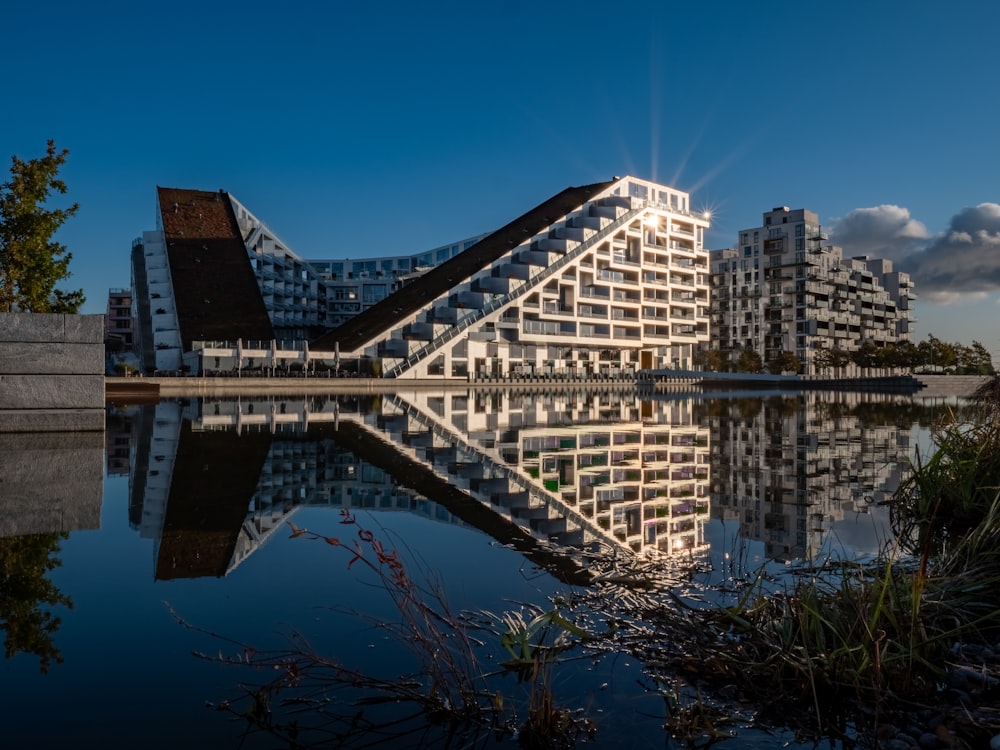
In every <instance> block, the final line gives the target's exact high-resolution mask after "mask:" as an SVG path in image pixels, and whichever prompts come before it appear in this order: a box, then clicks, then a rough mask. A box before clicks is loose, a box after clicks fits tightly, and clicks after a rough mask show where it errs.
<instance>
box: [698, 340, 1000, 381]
mask: <svg viewBox="0 0 1000 750" xmlns="http://www.w3.org/2000/svg"><path fill="white" fill-rule="evenodd" d="M694 363H695V365H696V366H697V367H700V368H701V369H703V370H710V371H713V372H745V373H761V372H770V373H772V374H775V375H778V374H781V373H797V372H799V371H800V370H801V369H802V362H801V360H800V359H799V357H797V356H796V355H795V354H793V353H792V352H778V353H776V354H775V355H774V356H772V357H771V358H770V359H768V360H767V361H766V362H765V361H764V359H763V358H762V357H761V356H760V354H759V353H758V352H756V351H754V350H753V349H743V350H741V351H740V352H739V354H738V355H737V357H736V359H735V361H733V360H731V359H730V358H729V357H728V356H727V355H726V354H724V353H723V352H721V351H719V350H718V349H700V350H699V351H698V352H697V353H696V354H695V357H694ZM813 364H814V365H815V366H816V369H817V370H819V371H820V372H827V373H830V374H839V373H841V372H842V371H843V370H844V369H845V368H847V367H848V366H850V365H854V366H856V367H859V368H863V369H872V370H874V369H891V370H918V371H919V370H924V371H930V372H943V373H951V374H955V375H993V374H994V373H995V372H996V370H995V369H994V367H993V358H992V357H991V356H990V353H989V351H987V349H986V347H984V346H983V345H982V344H981V343H980V342H979V341H973V342H972V344H971V345H968V346H967V345H965V344H961V343H949V342H947V341H942V340H941V339H939V338H937V337H936V336H933V335H929V336H928V337H927V339H926V340H924V341H921V342H920V343H918V344H914V343H913V342H912V341H900V342H897V343H889V344H885V345H884V346H879V345H878V344H876V343H874V342H873V341H865V342H863V343H862V344H861V346H860V347H858V348H857V349H855V350H854V351H846V350H844V349H837V348H830V349H819V350H817V351H816V353H815V355H814V356H813Z"/></svg>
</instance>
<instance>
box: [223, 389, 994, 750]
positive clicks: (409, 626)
mask: <svg viewBox="0 0 1000 750" xmlns="http://www.w3.org/2000/svg"><path fill="white" fill-rule="evenodd" d="M980 396H981V398H980V400H979V401H978V402H977V403H978V406H977V408H976V409H975V410H974V411H972V412H968V413H966V414H965V416H964V417H963V418H961V419H959V418H957V417H955V416H954V415H951V417H950V418H949V419H947V420H944V421H942V422H941V423H940V424H939V425H937V427H936V429H935V430H934V440H935V449H934V451H933V453H932V454H931V455H930V456H928V457H926V458H925V459H923V458H920V457H918V458H917V459H916V460H915V461H914V464H913V466H912V473H911V476H910V477H909V478H908V479H907V480H906V481H905V482H904V483H903V484H902V486H901V487H900V489H899V491H898V492H897V493H896V494H895V496H894V497H893V499H892V501H891V515H892V521H893V530H894V532H895V534H896V539H895V540H893V544H891V545H887V546H886V548H885V550H884V551H883V554H882V555H881V556H880V559H879V560H878V561H877V562H875V563H871V564H865V565H861V564H852V563H829V564H827V565H824V566H822V567H818V568H816V569H813V570H811V571H808V574H806V575H802V576H800V577H799V578H798V579H797V580H795V581H794V582H792V583H790V584H788V585H785V586H776V585H775V582H774V581H769V580H767V579H766V578H765V573H764V570H763V569H761V570H759V571H756V572H753V573H748V572H747V571H744V570H743V569H742V565H743V563H740V565H741V570H740V571H735V572H738V573H739V575H733V576H728V577H727V584H726V588H725V590H720V591H718V592H715V593H716V598H715V599H710V598H708V597H707V596H703V598H702V599H701V600H699V599H698V598H697V596H695V594H693V593H692V592H691V591H690V590H689V591H686V592H685V595H684V596H682V595H681V594H679V593H678V591H680V590H682V589H683V576H684V571H683V570H679V569H678V567H677V564H676V561H675V562H673V563H672V565H673V567H672V568H671V569H670V570H669V571H665V569H663V568H660V567H657V566H655V565H652V564H651V563H650V562H649V561H648V560H638V559H626V558H625V557H624V556H622V557H618V556H615V557H614V558H613V559H612V558H611V557H610V556H605V557H604V558H602V559H601V560H599V561H598V560H595V561H594V566H593V570H594V580H595V582H596V583H595V584H594V585H593V586H591V587H587V588H581V589H579V590H574V591H573V592H572V593H571V594H566V595H563V597H562V598H561V599H559V600H558V601H555V600H554V601H553V607H552V608H551V609H544V608H539V607H533V608H522V609H521V610H519V611H511V612H504V613H501V614H492V613H488V612H481V613H476V614H475V615H474V616H470V615H469V614H468V613H454V612H452V611H451V610H450V609H449V607H448V605H447V602H446V601H445V599H444V597H443V596H442V595H441V594H440V592H438V591H436V590H434V589H432V588H431V589H428V588H426V587H423V586H420V585H418V584H417V583H416V582H414V581H413V580H412V579H411V578H410V576H409V574H408V572H407V570H406V568H405V566H404V565H403V564H402V562H401V561H400V559H399V557H398V555H397V554H396V553H395V552H393V551H389V550H387V549H385V548H384V547H383V546H382V544H381V543H380V542H379V541H378V539H377V538H376V537H375V535H374V534H372V533H371V532H370V531H368V530H367V529H364V528H363V527H361V526H360V525H359V524H358V523H357V519H355V518H354V517H353V516H352V515H350V513H346V512H345V517H344V519H343V523H344V524H345V525H346V526H348V527H350V528H351V529H352V530H353V534H352V535H351V537H350V539H349V540H347V541H342V540H340V539H339V538H334V537H328V536H325V535H322V534H317V533H314V532H310V531H307V530H305V529H298V528H295V527H292V536H295V537H301V538H304V539H310V540H313V541H319V542H325V543H327V544H329V545H331V546H333V547H337V548H339V549H341V550H346V551H347V552H348V554H349V555H350V559H349V561H348V567H352V566H354V565H358V564H360V565H364V566H367V567H368V568H369V569H370V570H371V571H373V572H375V573H376V575H377V576H378V577H379V580H380V582H381V585H382V586H383V587H384V588H385V590H386V592H387V593H388V595H389V596H391V597H392V598H393V601H394V603H395V605H396V609H397V610H398V611H399V613H400V615H401V617H400V620H399V621H398V623H396V624H394V625H393V628H394V629H393V632H394V634H395V636H396V637H397V638H398V639H400V640H402V641H405V642H407V643H409V644H410V645H411V647H412V649H413V652H414V654H415V655H416V656H417V659H418V663H419V669H418V671H417V672H416V673H414V674H412V675H404V676H388V677H385V678H381V679H379V678H375V677H372V676H369V675H365V674H362V673H361V672H358V671H355V670H352V669H349V668H347V667H346V666H345V665H343V664H338V663H333V662H330V661H328V660H327V659H325V658H324V657H323V656H322V655H320V654H316V653H314V652H312V651H311V649H309V648H308V644H303V643H298V644H295V646H294V647H293V648H291V649H289V650H288V651H287V652H284V653H281V654H268V655H261V654H256V653H255V654H253V656H252V657H246V658H244V655H245V654H241V655H240V656H239V657H238V659H236V661H238V662H239V663H252V664H253V665H255V666H264V667H267V668H271V669H275V670H276V671H278V672H279V674H278V676H277V677H276V678H275V679H274V680H272V681H271V682H269V683H267V684H266V685H264V686H260V687H256V688H254V689H252V690H248V691H247V693H246V695H245V696H244V699H243V700H242V701H241V702H240V706H241V708H240V711H239V713H240V715H241V716H244V717H245V718H247V719H248V720H250V721H251V723H253V724H254V725H255V726H258V727H263V728H265V729H267V730H269V731H272V732H275V733H281V734H282V736H284V737H288V736H289V734H292V733H295V732H298V731H299V724H297V723H291V722H290V721H285V722H284V723H282V724H281V725H280V726H279V725H277V724H276V723H275V720H274V716H275V712H274V711H273V710H272V706H273V705H274V700H275V697H276V696H278V695H285V696H287V695H288V694H289V693H291V694H292V698H291V699H290V700H289V698H287V697H286V698H284V703H283V704H282V705H283V709H284V711H285V712H286V713H287V712H288V711H289V710H290V709H291V710H293V712H298V711H302V710H307V711H308V712H309V714H310V717H311V721H312V722H313V724H315V723H316V720H317V717H328V718H329V724H328V725H327V726H328V727H329V728H328V735H327V736H326V737H324V739H325V740H330V739H336V740H337V741H342V740H343V738H344V737H345V736H349V735H350V733H351V732H354V733H356V735H359V734H363V733H365V732H372V731H377V732H379V733H384V732H386V731H391V729H392V727H395V729H396V730H398V731H399V732H404V731H412V727H413V726H414V724H415V723H419V722H421V721H425V722H426V721H428V720H429V721H432V722H438V725H439V726H447V727H448V728H449V729H448V732H451V733H453V732H455V731H458V730H457V729H456V728H457V727H463V728H464V730H463V731H471V732H472V733H473V735H475V733H476V732H480V731H486V732H488V733H490V734H491V735H492V734H494V733H495V734H499V735H501V736H507V737H513V736H517V737H518V738H519V739H520V741H521V743H522V745H525V746H530V747H569V746H571V745H572V744H573V743H575V742H576V741H578V740H579V739H581V738H584V737H588V738H589V737H591V736H592V733H593V731H594V725H593V724H592V723H589V722H587V721H586V720H585V719H581V718H580V717H579V715H578V714H577V713H576V712H570V711H568V710H567V709H565V708H562V707H560V706H559V705H558V704H557V702H556V700H555V696H554V695H553V693H552V690H551V689H550V685H551V674H552V671H553V670H556V669H558V668H559V666H560V663H561V662H560V657H561V655H563V654H566V653H567V652H569V651H573V650H576V651H580V650H582V651H584V652H592V653H629V654H631V655H633V656H635V657H637V658H639V659H640V660H641V661H642V663H643V664H644V665H645V667H646V670H647V672H648V674H650V675H651V676H652V677H653V679H654V683H655V685H656V688H655V689H656V690H658V691H659V692H660V693H662V695H663V696H664V700H665V715H666V719H665V726H666V727H667V730H668V731H669V732H670V733H672V734H673V735H674V737H675V738H677V739H678V740H679V741H681V742H684V743H686V744H687V746H689V747H693V746H705V744H704V743H706V742H708V743H710V742H712V741H714V739H718V738H720V737H722V736H725V735H726V732H725V731H722V730H721V729H720V728H721V727H725V726H726V725H727V723H728V720H729V719H731V717H732V716H734V715H736V714H737V713H739V712H741V711H743V710H744V707H745V706H746V705H753V706H755V708H756V711H757V717H758V720H760V721H762V722H764V723H767V722H769V721H770V722H773V723H775V724H780V725H781V726H794V727H798V728H799V729H800V731H801V733H802V734H804V735H809V736H811V737H813V738H816V739H817V740H818V739H819V738H833V739H841V740H843V741H844V744H845V746H847V745H848V744H854V743H858V742H859V741H860V740H859V738H860V739H861V740H864V742H866V743H870V744H871V745H872V746H874V745H875V744H876V740H875V735H876V732H877V729H878V728H879V727H880V726H882V725H884V724H885V723H886V722H896V723H902V722H904V721H906V716H907V714H908V713H912V712H914V711H916V710H918V709H920V708H926V709H934V710H936V711H939V712H941V713H942V714H944V715H946V716H947V717H948V721H949V725H950V726H951V727H952V729H953V731H954V733H955V734H954V736H953V737H951V738H950V739H949V741H952V742H953V743H954V746H956V747H963V746H966V747H979V746H985V744H986V743H988V741H989V738H990V737H991V736H992V735H995V734H997V733H998V732H1000V718H997V719H996V720H995V721H988V720H984V719H983V718H982V716H981V715H979V718H976V719H973V718H972V713H971V711H969V710H968V708H969V707H966V706H961V705H952V704H950V703H948V701H947V699H946V696H945V695H944V693H943V691H942V685H945V684H946V683H947V673H948V670H949V669H953V668H955V664H954V659H955V654H956V653H957V652H956V647H958V646H960V645H962V644H971V643H980V644H995V643H996V642H997V641H998V640H1000V607H998V606H997V596H996V593H995V592H996V591H998V590H1000V380H998V379H994V380H993V381H991V383H990V384H988V386H987V387H985V388H984V389H983V392H982V393H981V394H980ZM737 557H738V551H735V552H734V556H733V563H731V564H732V565H736V563H737V562H738V561H737ZM690 565H691V566H692V570H693V569H694V567H695V566H696V565H697V563H696V562H694V561H692V562H691V563H690ZM723 597H724V599H723ZM720 601H724V602H725V603H719V602H720ZM584 622H586V623H588V624H587V626H586V627H584V626H583V625H581V623H584ZM487 644H489V645H490V646H491V647H494V648H495V647H499V649H500V650H502V651H503V652H504V653H506V655H507V657H508V658H507V659H506V663H505V664H504V665H503V669H502V670H501V671H499V672H498V671H496V670H486V669H484V668H483V666H482V665H483V664H484V663H485V662H484V661H483V653H484V651H483V646H484V645H487ZM245 653H249V652H245ZM973 667H974V668H975V669H977V670H978V671H979V673H980V674H981V675H982V676H983V677H984V683H989V682H990V681H992V680H994V678H997V677H1000V675H995V674H990V673H989V668H988V667H986V666H984V665H978V666H977V665H973ZM511 672H513V673H515V674H517V675H518V676H519V677H520V678H521V681H522V682H523V684H525V685H527V686H528V688H529V692H528V698H527V700H526V701H525V700H521V701H520V703H516V701H515V700H513V699H512V696H510V695H505V694H504V693H503V692H501V691H499V690H497V689H495V678H496V676H497V675H498V674H501V673H506V674H509V673H511ZM985 678H988V679H985ZM334 688H343V689H345V690H350V691H353V695H355V698H354V703H352V704H350V705H351V706H352V707H353V708H355V709H356V710H357V711H358V713H357V714H355V718H354V719H353V720H352V721H353V723H352V721H346V720H345V712H344V708H343V705H340V706H338V707H336V708H335V709H332V708H331V704H330V703H329V702H328V701H329V696H330V695H331V692H332V690H333V689H334ZM359 691H360V693H361V694H362V695H363V696H364V697H363V698H362V699H360V700H358V698H357V695H358V694H359ZM710 695H711V696H715V697H713V698H709V697H708V696H710ZM720 696H721V699H720V698H719V697H720ZM804 697H805V698H806V700H803V698H804ZM389 702H395V704H397V705H399V704H406V705H410V706H412V707H413V709H414V713H412V714H411V715H409V716H408V717H403V718H397V719H396V720H395V721H396V722H397V723H395V724H393V725H390V728H389V729H387V728H386V726H385V725H384V723H383V724H382V725H379V726H378V727H376V725H375V724H374V723H372V721H371V720H369V719H368V718H367V715H366V714H365V713H364V712H365V710H366V709H367V708H369V707H372V706H379V705H382V706H384V705H386V704H387V703H389ZM225 708H226V709H227V710H232V705H227V706H225ZM519 711H523V712H524V716H525V718H524V719H519V718H518V712H519ZM359 717H360V718H359ZM383 719H384V717H383ZM345 722H346V723H345ZM279 729H280V732H279V731H278V730H279ZM446 734H447V732H446ZM356 735H355V736H356ZM449 736H451V735H449ZM699 743H701V744H699ZM457 744H459V745H468V744H473V743H472V742H470V740H469V735H464V736H463V737H462V741H461V742H458V743H457Z"/></svg>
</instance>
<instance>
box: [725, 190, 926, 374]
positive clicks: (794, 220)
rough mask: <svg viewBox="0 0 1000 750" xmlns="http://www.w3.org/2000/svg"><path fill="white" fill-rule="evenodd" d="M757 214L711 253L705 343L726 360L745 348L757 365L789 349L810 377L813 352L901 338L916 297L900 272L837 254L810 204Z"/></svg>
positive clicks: (850, 349) (848, 349)
mask: <svg viewBox="0 0 1000 750" xmlns="http://www.w3.org/2000/svg"><path fill="white" fill-rule="evenodd" d="M763 218H764V223H763V226H760V227H754V228H751V229H743V230H741V231H740V232H739V236H738V242H737V245H736V246H735V247H733V248H727V249H724V250H713V251H712V252H711V267H712V268H711V271H712V339H711V344H710V347H709V348H711V349H715V350H718V351H719V352H721V353H722V354H723V355H724V357H725V358H726V359H727V360H728V361H730V362H732V363H735V362H736V361H737V359H738V358H739V355H740V353H741V352H743V351H745V350H751V351H754V352H756V353H757V354H759V355H760V357H761V360H762V361H763V362H764V364H765V366H766V364H767V363H768V362H770V361H771V360H772V359H774V358H775V357H777V356H778V355H779V354H781V353H782V352H791V353H793V354H795V355H796V356H797V357H798V358H799V361H800V362H801V363H802V368H801V373H802V374H805V375H812V374H815V373H816V372H817V367H816V364H815V355H816V352H818V351H820V350H822V349H839V350H841V351H844V352H853V351H856V350H857V349H858V348H860V347H861V345H862V344H863V343H865V342H866V341H870V342H872V343H874V344H875V345H876V346H879V347H881V346H885V345H886V344H894V343H897V342H900V341H905V340H908V339H909V334H910V326H911V324H912V323H913V322H914V319H913V318H912V317H911V314H912V312H911V311H912V304H911V303H912V302H913V300H915V299H916V298H917V295H916V293H915V291H914V286H913V282H912V281H910V278H909V275H908V274H906V273H902V272H900V271H894V270H893V267H892V261H890V260H885V259H877V258H869V257H867V256H864V257H855V258H845V257H844V253H843V250H842V249H841V248H839V247H836V246H832V245H828V244H824V243H825V242H826V240H827V237H826V235H824V234H823V233H822V231H821V227H820V224H819V217H818V216H817V214H815V213H814V212H812V211H809V210H806V209H796V210H791V209H789V208H788V207H787V206H779V207H777V208H774V209H772V210H770V211H767V212H765V213H764V217H763Z"/></svg>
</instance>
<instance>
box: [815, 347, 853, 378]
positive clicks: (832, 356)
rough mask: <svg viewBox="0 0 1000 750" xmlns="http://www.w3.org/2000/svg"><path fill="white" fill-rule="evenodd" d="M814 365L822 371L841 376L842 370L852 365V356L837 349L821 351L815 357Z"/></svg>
mask: <svg viewBox="0 0 1000 750" xmlns="http://www.w3.org/2000/svg"><path fill="white" fill-rule="evenodd" d="M813 364H814V365H816V368H817V369H818V370H821V371H827V370H832V371H834V373H835V374H837V375H839V374H840V372H841V370H843V369H844V368H845V367H847V366H848V365H849V364H851V354H850V352H846V351H844V350H843V349H837V348H836V347H834V348H831V349H819V350H817V352H816V354H815V355H814V356H813Z"/></svg>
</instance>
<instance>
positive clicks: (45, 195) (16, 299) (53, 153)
mask: <svg viewBox="0 0 1000 750" xmlns="http://www.w3.org/2000/svg"><path fill="white" fill-rule="evenodd" d="M68 154H69V150H68V149H63V150H62V151H57V150H56V144H55V141H52V140H50V141H49V142H48V149H47V151H46V154H45V156H43V157H40V158H37V159H30V160H28V161H25V160H23V159H21V158H19V157H17V156H14V157H13V158H12V164H11V167H10V174H11V178H10V180H8V181H7V182H5V183H3V184H2V185H0V312H40V313H44V312H55V313H74V312H77V310H79V308H80V306H81V305H82V304H83V302H84V296H83V290H82V289H78V290H75V291H64V290H61V289H56V284H58V283H59V282H60V281H62V280H63V279H66V278H68V277H69V276H70V272H69V262H70V260H71V259H72V257H73V256H72V254H71V253H69V252H67V250H66V247H65V246H64V245H61V244H59V243H58V242H55V241H54V240H53V239H52V237H53V235H54V234H55V233H56V231H57V230H58V229H59V227H61V226H62V225H63V223H64V222H65V221H66V220H67V219H69V218H70V217H71V216H73V215H74V214H75V213H76V210H77V208H78V206H77V204H76V203H74V204H73V205H71V206H69V207H67V208H52V209H50V208H46V203H47V202H48V200H49V198H50V196H51V195H52V193H53V192H54V193H58V194H60V195H63V194H65V193H66V183H64V182H63V181H62V180H61V179H59V169H60V168H61V167H62V165H63V163H64V162H65V161H66V156H67V155H68Z"/></svg>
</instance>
